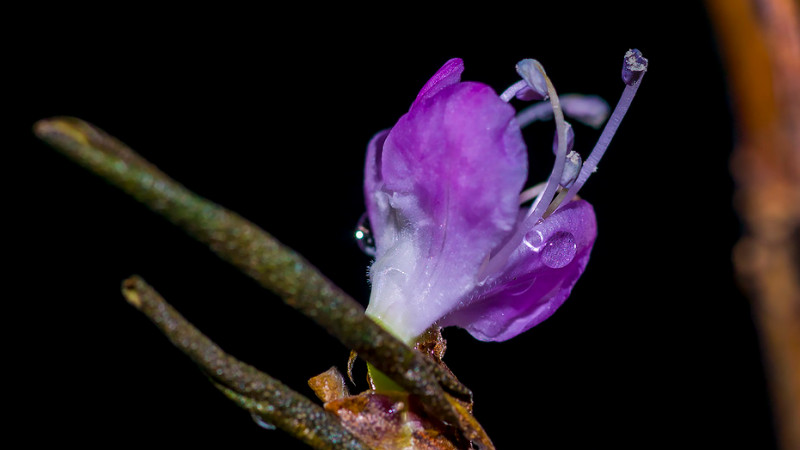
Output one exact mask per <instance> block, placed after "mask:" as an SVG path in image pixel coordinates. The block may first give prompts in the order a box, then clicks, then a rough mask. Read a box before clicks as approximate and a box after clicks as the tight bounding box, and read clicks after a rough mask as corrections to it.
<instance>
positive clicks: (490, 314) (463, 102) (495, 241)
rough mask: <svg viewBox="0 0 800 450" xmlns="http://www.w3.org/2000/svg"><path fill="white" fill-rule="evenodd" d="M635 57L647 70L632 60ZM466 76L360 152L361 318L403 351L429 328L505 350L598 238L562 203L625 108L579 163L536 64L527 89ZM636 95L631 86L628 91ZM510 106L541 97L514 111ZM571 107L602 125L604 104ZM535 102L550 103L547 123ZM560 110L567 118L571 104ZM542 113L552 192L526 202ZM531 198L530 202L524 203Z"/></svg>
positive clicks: (557, 296) (525, 69) (433, 92)
mask: <svg viewBox="0 0 800 450" xmlns="http://www.w3.org/2000/svg"><path fill="white" fill-rule="evenodd" d="M638 55H639V56H641V54H640V53H639V54H638ZM629 59H630V58H626V61H628V60H629ZM642 61H644V64H645V66H646V60H644V59H643V58H640V59H636V63H637V64H640V65H641V64H642ZM637 67H638V66H637ZM463 70H464V65H463V63H462V61H461V60H460V59H453V60H450V61H448V62H447V63H446V64H445V65H444V66H443V67H442V68H441V69H440V70H439V71H438V72H437V73H436V74H435V75H434V76H433V77H432V78H431V79H430V80H429V81H428V82H427V83H426V84H425V86H424V87H423V88H422V90H421V91H420V93H419V94H418V95H417V98H416V100H414V102H413V104H412V105H411V108H410V110H409V111H408V113H406V114H405V115H404V116H402V117H401V118H400V120H398V122H397V124H396V125H395V126H394V127H392V128H391V129H389V130H384V131H382V132H380V133H378V134H377V135H376V136H375V137H373V139H372V140H371V142H370V143H369V147H368V152H367V161H366V170H365V184H364V192H365V196H366V203H367V216H368V218H369V221H370V224H371V229H372V237H373V239H374V245H375V247H374V256H375V261H374V263H373V264H372V266H371V267H370V271H369V276H370V280H371V283H372V293H371V296H370V302H369V306H368V308H367V314H368V315H370V316H371V317H372V318H373V319H375V320H376V321H377V322H379V323H381V324H382V325H383V326H384V327H385V328H387V329H388V330H389V331H391V332H392V333H394V334H395V335H396V336H397V337H399V338H400V339H402V340H404V341H406V342H409V343H411V342H413V341H414V339H415V338H416V337H417V336H418V335H419V334H421V333H422V332H424V331H425V330H426V329H427V328H428V327H430V326H431V325H432V324H434V323H437V322H438V323H439V324H440V325H441V326H451V325H455V326H459V327H462V328H465V329H467V330H468V331H469V332H470V333H471V334H472V335H473V336H474V337H476V338H477V339H480V340H487V341H502V340H506V339H510V338H512V337H514V336H516V335H518V334H520V333H522V332H523V331H525V330H527V329H529V328H531V327H533V326H535V325H536V324H538V323H540V322H541V321H543V320H545V319H546V318H548V317H550V315H552V314H553V312H555V310H556V309H557V308H558V307H559V306H561V304H562V303H563V302H564V301H565V300H566V298H567V297H568V296H569V294H570V291H571V290H572V288H573V286H574V285H575V283H576V282H577V281H578V278H579V277H580V276H581V274H582V273H583V271H584V269H585V268H586V264H587V262H588V260H589V255H590V253H591V250H592V245H593V244H594V240H595V237H596V236H597V228H596V223H595V216H594V211H593V209H592V207H591V205H589V203H587V202H586V201H584V200H579V199H575V200H571V199H572V198H573V197H574V195H575V193H576V192H577V190H578V189H580V186H582V185H583V183H584V182H585V181H586V178H588V175H589V174H590V173H591V172H592V171H593V170H594V168H595V167H596V164H597V160H599V155H602V152H603V151H604V150H605V147H607V146H608V142H610V136H611V135H613V133H614V131H616V127H617V125H618V124H619V120H620V119H621V115H622V114H624V111H625V110H627V104H629V103H630V99H631V98H632V94H631V95H629V96H627V97H629V98H628V100H627V103H626V104H625V105H622V103H623V102H622V101H621V102H620V105H618V106H617V110H615V114H614V116H612V118H611V120H610V121H609V125H607V127H606V130H604V132H603V135H602V136H601V139H600V142H599V143H598V147H596V148H595V150H594V151H593V152H592V154H591V155H590V156H589V158H588V159H587V161H586V163H585V164H583V165H582V164H581V158H580V156H579V155H578V154H577V152H574V151H572V149H571V147H572V133H571V128H570V127H569V124H567V123H566V122H565V121H564V118H563V112H562V104H561V102H560V101H559V97H558V96H557V95H556V92H555V89H554V88H553V85H552V83H551V82H550V80H549V78H547V75H546V74H545V72H544V70H543V69H542V67H541V65H540V64H539V63H538V62H536V61H534V60H523V61H521V62H520V63H519V64H518V65H517V72H518V73H519V74H520V76H521V77H522V80H521V81H520V82H518V83H515V84H514V85H512V86H511V87H510V88H509V89H508V90H506V91H505V92H503V93H502V94H501V95H499V96H498V95H497V94H496V93H495V91H494V90H493V89H492V88H490V87H489V86H487V85H485V84H481V83H476V82H462V81H461V73H462V72H463ZM637 73H643V71H640V70H639V71H637ZM629 78H630V77H629ZM638 86H639V83H638V79H637V80H636V81H634V83H633V84H632V85H631V86H628V88H626V94H627V93H628V89H631V88H632V89H634V90H635V89H636V88H638ZM512 98H518V99H523V100H525V99H532V100H541V99H548V98H549V101H545V102H542V103H539V104H537V105H533V106H532V107H530V108H529V110H528V112H526V111H522V112H521V113H520V114H519V115H517V113H516V111H515V110H514V108H513V107H512V106H511V105H510V104H509V103H508V102H509V101H510V100H511V99H512ZM575 98H576V99H577V100H579V101H580V102H581V103H580V104H577V103H576V104H575V106H574V107H573V108H572V109H573V110H575V111H576V116H582V117H584V119H586V117H589V116H592V117H589V118H588V119H586V120H589V121H594V122H597V120H598V117H597V116H598V115H600V116H603V115H605V116H607V111H608V107H607V105H605V103H604V102H602V100H592V98H590V97H575ZM625 98H626V95H623V99H625ZM542 104H549V107H548V108H547V112H546V113H545V112H543V111H542V106H541V105H542ZM603 105H605V106H603ZM534 108H538V109H539V111H538V112H536V111H534V112H531V111H533V110H534ZM621 108H622V109H621ZM563 110H566V111H567V112H569V111H570V105H569V104H568V103H567V102H566V101H565V104H564V105H563ZM603 111H605V112H603ZM620 111H621V114H619V112H620ZM550 115H552V116H553V117H555V120H556V128H557V133H556V140H555V148H556V162H555V166H554V168H553V171H552V174H551V176H550V179H549V180H548V182H547V183H543V184H541V185H538V186H534V187H533V188H530V189H528V190H527V191H524V192H522V191H523V187H524V185H525V182H526V179H527V175H528V174H527V168H528V160H527V148H526V146H525V142H524V141H523V139H522V133H521V127H523V126H525V125H527V124H528V123H530V122H531V121H533V120H541V119H544V118H548V117H549V116H550ZM605 116H603V117H601V118H600V122H601V123H602V121H603V120H604V118H605ZM584 119H581V120H584ZM609 127H611V128H612V129H611V131H610V135H608V136H606V135H607V134H608V133H606V132H607V131H609ZM596 154H597V155H598V156H597V157H595V156H596ZM521 192H522V194H521ZM534 198H535V200H534V203H533V205H532V206H530V207H528V206H525V207H522V206H521V203H524V202H526V201H528V200H531V199H534ZM570 200H571V201H570Z"/></svg>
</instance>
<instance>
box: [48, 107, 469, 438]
mask: <svg viewBox="0 0 800 450" xmlns="http://www.w3.org/2000/svg"><path fill="white" fill-rule="evenodd" d="M34 132H35V133H36V135H37V136H38V137H39V138H41V139H42V140H44V141H45V142H47V143H48V144H50V145H51V146H53V147H54V148H55V149H57V150H59V151H60V152H62V153H63V154H65V155H66V156H68V157H69V158H71V159H73V160H74V161H76V162H77V163H79V164H80V165H82V166H84V167H85V168H87V169H89V170H90V171H92V172H94V173H95V174H97V175H99V176H100V177H102V178H104V179H105V180H107V181H108V182H110V183H111V184H113V185H115V186H117V187H118V188H120V189H122V190H123V191H125V192H126V193H127V194H129V195H131V196H133V197H134V198H136V199H137V200H138V201H140V202H141V203H143V204H145V205H146V206H147V207H149V208H150V209H151V210H153V211H154V212H156V213H158V214H160V215H162V216H164V217H165V218H167V219H168V220H169V221H170V222H172V223H173V224H175V225H177V226H179V227H181V228H182V229H184V230H185V231H186V232H187V233H189V234H190V235H191V236H192V237H194V238H195V239H197V240H199V241H200V242H202V243H204V244H206V245H208V246H209V247H210V249H211V250H212V251H213V252H214V253H216V254H217V255H218V256H219V257H221V258H222V259H223V260H225V261H227V262H229V263H230V264H232V265H234V266H235V267H237V268H239V269H240V270H241V271H242V272H244V273H246V274H247V275H249V276H250V277H252V278H253V279H254V280H256V281H257V282H258V283H260V284H261V285H262V286H263V287H265V288H267V289H269V290H271V291H272V292H274V293H276V294H277V295H278V296H280V297H281V298H282V299H283V300H284V302H286V303H287V304H288V305H290V306H291V307H293V308H295V309H296V310H298V311H300V312H301V313H303V314H304V315H306V316H308V317H309V318H311V319H312V320H314V321H315V322H316V323H317V324H319V325H320V326H322V327H323V328H324V329H325V330H327V331H328V332H329V333H330V334H332V335H333V336H335V337H336V338H338V339H339V340H340V341H341V342H342V343H343V344H344V345H345V346H347V347H348V348H350V349H352V350H355V351H356V352H358V355H359V356H360V357H362V358H364V359H365V360H367V361H369V362H371V363H372V364H373V365H374V366H375V367H377V368H378V369H379V370H380V371H382V372H383V373H384V374H386V375H387V376H388V377H389V378H391V379H392V380H394V381H395V382H396V383H397V384H398V385H400V386H401V387H403V388H404V389H405V390H407V391H408V392H410V393H412V394H416V395H418V396H419V397H420V398H421V400H422V402H423V404H424V405H425V406H426V407H427V408H428V409H429V411H430V412H431V413H433V414H435V415H436V416H438V417H440V418H442V419H443V420H446V421H448V422H450V423H461V422H460V420H459V416H458V412H457V411H455V410H454V408H453V407H452V405H451V404H450V402H449V401H448V400H447V398H446V396H445V392H444V389H447V391H449V392H450V393H451V394H452V395H454V396H457V397H460V398H469V397H471V395H472V394H471V392H470V391H469V389H467V388H466V387H464V386H463V385H462V384H461V383H459V382H458V380H456V379H455V377H453V376H452V375H451V374H448V373H446V372H445V371H444V370H442V369H441V368H440V367H438V366H437V365H436V364H434V363H433V362H432V361H430V360H428V359H427V358H426V357H425V356H423V355H422V354H421V353H419V352H416V351H414V350H412V349H411V348H409V347H408V346H406V345H405V344H403V343H402V342H401V341H399V340H398V339H396V338H395V337H393V336H391V335H390V334H389V333H388V332H386V331H385V330H383V329H382V328H381V327H380V326H378V325H377V324H375V323H374V322H373V321H371V320H369V319H368V318H367V317H366V316H365V315H364V309H363V307H362V306H361V305H360V304H359V303H358V302H356V301H355V300H353V299H352V298H351V297H350V296H348V295H347V294H346V293H344V292H343V291H342V290H341V289H339V288H338V287H336V286H335V285H334V284H333V283H331V282H330V281H329V280H328V279H327V278H325V276H323V275H322V274H321V273H320V272H319V271H318V270H317V269H316V268H314V267H313V266H312V265H311V264H310V263H309V262H308V261H306V260H305V259H304V258H303V257H301V256H300V255H298V254H297V253H295V252H294V251H293V250H291V249H290V248H288V247H286V246H284V245H283V244H281V243H280V242H278V241H277V240H276V239H275V238H274V237H272V236H271V235H270V234H268V233H267V232H265V231H264V230H262V229H260V228H258V227H257V226H256V225H254V224H253V223H251V222H249V221H247V220H246V219H244V218H242V217H240V216H239V215H237V214H235V213H233V212H231V211H229V210H227V209H225V208H223V207H221V206H219V205H216V204H214V203H212V202H210V201H208V200H206V199H204V198H202V197H200V196H198V195H196V194H194V193H193V192H191V191H189V190H188V189H186V188H185V187H183V186H182V185H180V184H178V183H177V182H175V181H174V180H172V179H171V178H169V177H168V176H167V175H165V174H164V173H163V172H161V171H159V170H158V169H157V168H155V167H154V166H153V165H151V164H150V163H148V162H147V161H145V160H144V159H143V158H141V157H140V156H139V155H137V154H136V153H135V152H134V151H133V150H131V149H130V148H128V147H127V146H125V144H123V143H121V142H120V141H118V140H117V139H115V138H113V137H111V136H109V135H108V134H106V133H105V132H103V131H101V130H99V129H97V128H95V127H93V126H91V125H89V124H88V123H86V122H84V121H82V120H79V119H76V118H53V119H47V120H42V121H39V122H38V123H36V125H35V126H34ZM443 388H444V389H443ZM465 434H467V435H468V436H467V437H468V438H469V434H470V433H469V432H467V431H465Z"/></svg>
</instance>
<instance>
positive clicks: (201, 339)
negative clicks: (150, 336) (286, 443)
mask: <svg viewBox="0 0 800 450" xmlns="http://www.w3.org/2000/svg"><path fill="white" fill-rule="evenodd" d="M122 293H123V295H124V296H125V299H126V300H127V301H128V303H130V304H131V305H133V306H134V307H135V308H136V309H138V310H139V311H141V312H142V313H144V314H145V315H146V316H147V317H148V318H149V319H150V320H151V321H152V322H153V323H154V324H155V325H156V326H157V327H158V328H159V329H160V330H161V332H162V333H164V335H165V336H166V337H167V338H168V339H169V340H170V342H172V344H174V345H175V346H176V347H178V349H180V350H181V351H182V352H183V353H185V354H186V355H187V356H189V358H191V359H192V360H193V361H194V362H195V363H197V364H198V365H199V366H200V368H201V369H202V370H203V371H204V372H205V373H206V375H208V376H209V377H210V378H211V379H212V381H213V382H214V385H215V386H216V387H217V388H219V389H220V390H221V391H222V392H223V393H224V394H225V395H226V396H227V397H229V398H233V399H235V400H236V403H237V404H238V405H239V406H240V407H242V408H243V409H246V410H248V411H250V412H251V413H253V414H257V415H258V416H259V417H261V418H262V420H264V421H266V422H267V423H270V424H272V425H275V426H276V427H278V428H280V429H282V430H284V431H285V432H287V433H289V434H291V435H292V436H294V437H295V438H297V439H299V440H301V441H303V442H305V443H306V444H308V445H310V446H312V447H314V448H319V449H340V448H346V449H368V448H369V447H367V446H366V445H364V444H363V443H362V442H361V441H359V440H358V439H357V438H356V437H355V436H353V435H352V434H350V432H349V431H347V430H346V429H345V428H344V426H343V425H342V424H341V422H339V420H338V418H336V416H334V415H332V414H330V413H328V412H326V411H325V410H324V409H322V408H321V407H320V406H319V405H317V404H316V403H314V402H312V401H311V400H309V399H307V398H306V397H304V396H303V395H301V394H299V393H297V392H295V391H293V390H292V389H290V388H289V387H287V386H286V385H284V384H283V383H281V382H280V381H278V380H276V379H274V378H272V377H271V376H269V375H267V374H266V373H264V372H261V371H259V370H258V369H256V368H255V367H252V366H250V365H247V364H245V363H242V362H240V361H238V360H237V359H235V358H234V357H232V356H230V355H228V354H226V353H225V352H224V351H222V349H220V348H219V347H218V346H217V345H216V344H214V343H213V342H211V340H210V339H208V337H206V336H205V335H203V334H202V333H201V332H200V331H199V330H198V329H197V328H195V327H194V326H193V325H192V324H191V323H189V322H188V321H187V320H186V319H185V318H183V316H181V315H180V314H179V313H178V312H177V311H176V310H175V309H174V308H173V307H172V306H170V305H169V304H168V303H167V302H166V301H165V300H164V299H163V298H162V297H161V296H160V295H159V294H158V292H156V291H155V290H154V289H153V288H152V287H150V286H149V285H148V284H147V283H145V282H144V280H142V279H141V278H139V277H136V276H134V277H131V278H129V279H127V280H125V282H124V283H123V285H122Z"/></svg>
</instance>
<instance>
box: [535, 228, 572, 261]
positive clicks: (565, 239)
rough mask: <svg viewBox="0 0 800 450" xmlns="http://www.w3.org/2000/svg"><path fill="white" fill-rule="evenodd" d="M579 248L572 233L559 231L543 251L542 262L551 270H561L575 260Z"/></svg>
mask: <svg viewBox="0 0 800 450" xmlns="http://www.w3.org/2000/svg"><path fill="white" fill-rule="evenodd" d="M577 250H578V246H577V245H576V244H575V237H574V236H573V235H572V233H567V232H566V231H559V232H557V233H555V234H553V236H552V237H551V238H550V239H549V240H548V241H547V243H546V244H545V245H544V249H543V250H542V262H543V263H544V265H545V266H547V267H549V268H551V269H560V268H562V267H564V266H566V265H567V264H569V263H570V262H572V259H573V258H575V252H576V251H577Z"/></svg>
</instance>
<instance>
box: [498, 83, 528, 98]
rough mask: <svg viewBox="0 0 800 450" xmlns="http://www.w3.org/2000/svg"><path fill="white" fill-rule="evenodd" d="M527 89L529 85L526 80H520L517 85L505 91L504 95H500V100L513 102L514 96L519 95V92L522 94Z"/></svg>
mask: <svg viewBox="0 0 800 450" xmlns="http://www.w3.org/2000/svg"><path fill="white" fill-rule="evenodd" d="M526 87H528V83H527V82H525V80H519V81H517V82H516V83H514V84H512V85H511V86H509V87H508V89H506V90H505V91H503V93H502V94H500V100H502V101H504V102H506V103H508V102H510V101H511V99H512V98H514V96H516V95H517V92H520V91H521V90H523V89H525V88H526Z"/></svg>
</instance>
